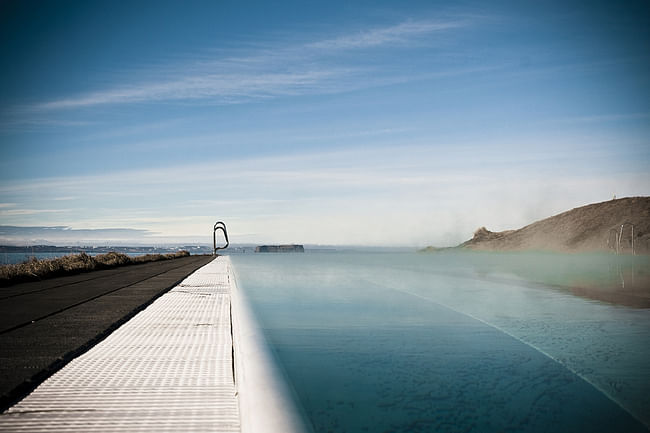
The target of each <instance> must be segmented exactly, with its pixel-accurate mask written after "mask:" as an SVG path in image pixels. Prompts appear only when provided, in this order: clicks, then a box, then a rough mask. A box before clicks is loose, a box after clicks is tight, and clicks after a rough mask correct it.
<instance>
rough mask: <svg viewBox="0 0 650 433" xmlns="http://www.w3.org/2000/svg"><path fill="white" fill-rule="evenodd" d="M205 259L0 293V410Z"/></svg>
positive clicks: (47, 282) (18, 287)
mask: <svg viewBox="0 0 650 433" xmlns="http://www.w3.org/2000/svg"><path fill="white" fill-rule="evenodd" d="M211 260H212V256H190V257H183V258H179V259H174V260H165V261H160V262H152V263H144V264H138V265H131V266H124V267H120V268H115V269H109V270H103V271H96V272H89V273H86V274H79V275H74V276H69V277H60V278H52V279H49V280H44V281H39V282H30V283H23V284H17V285H14V286H10V287H4V288H0V411H2V410H4V409H6V408H7V407H8V406H10V405H11V404H13V403H14V402H16V401H17V400H18V399H20V398H22V397H23V396H24V395H26V394H27V393H29V392H30V391H31V390H32V389H33V388H34V387H35V386H36V385H38V384H39V383H40V382H42V381H43V380H44V379H46V378H47V377H49V376H50V375H51V374H53V373H54V372H55V371H56V370H58V369H59V368H61V367H62V366H63V365H65V364H66V363H67V362H69V361H70V360H71V359H73V358H74V357H76V356H78V355H80V354H81V353H83V352H84V351H86V350H88V349H89V348H90V347H92V346H93V345H94V344H96V343H97V342H99V341H100V340H101V339H103V338H105V337H106V336H107V335H108V334H109V333H110V332H111V331H113V330H114V329H116V328H117V327H118V326H119V325H120V324H122V323H124V321H126V320H128V319H129V318H131V317H132V316H133V315H134V314H136V313H137V312H138V311H140V310H141V309H142V308H144V307H145V306H147V305H148V304H149V303H150V302H152V301H153V300H154V299H156V298H157V297H158V296H160V295H162V294H163V293H165V292H166V291H167V290H169V289H171V288H172V287H174V286H175V285H177V284H178V283H179V282H180V281H181V280H182V279H183V278H185V277H186V276H187V275H189V274H191V273H192V272H194V271H195V270H196V269H198V268H200V267H201V266H203V265H205V264H207V263H208V262H210V261H211Z"/></svg>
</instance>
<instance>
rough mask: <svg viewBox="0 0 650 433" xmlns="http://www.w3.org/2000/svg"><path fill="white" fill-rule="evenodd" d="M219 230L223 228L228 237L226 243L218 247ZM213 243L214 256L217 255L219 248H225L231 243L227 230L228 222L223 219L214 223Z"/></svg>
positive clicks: (225, 235) (224, 234)
mask: <svg viewBox="0 0 650 433" xmlns="http://www.w3.org/2000/svg"><path fill="white" fill-rule="evenodd" d="M217 230H221V231H222V232H223V236H224V237H225V238H226V245H224V246H223V247H217ZM212 245H213V248H214V249H213V251H212V255H213V256H216V255H217V250H225V249H226V248H228V245H230V242H229V241H228V232H227V231H226V224H225V223H224V222H223V221H217V222H216V223H215V224H214V229H213V230H212Z"/></svg>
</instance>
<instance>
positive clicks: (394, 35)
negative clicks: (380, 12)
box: [28, 20, 467, 112]
mask: <svg viewBox="0 0 650 433" xmlns="http://www.w3.org/2000/svg"><path fill="white" fill-rule="evenodd" d="M465 25H467V23H466V22H464V21H462V20H449V21H424V20H423V21H406V22H402V23H399V24H397V25H391V26H386V27H379V28H374V29H370V30H361V31H359V32H355V33H351V34H345V35H341V36H338V37H335V38H325V39H322V40H320V41H316V42H310V43H304V44H295V43H285V44H284V45H282V44H278V45H276V46H271V47H267V48H259V49H256V50H255V49H254V50H251V51H249V52H245V53H243V55H240V56H231V57H228V58H224V59H215V60H212V61H205V60H203V61H201V62H198V63H196V62H195V63H192V62H189V61H188V62H187V63H186V64H180V65H176V66H174V67H173V68H171V69H167V68H163V69H165V75H168V74H171V76H172V77H173V78H172V79H164V78H160V71H159V70H158V71H157V70H156V69H158V68H154V70H152V71H151V73H150V74H149V75H150V77H149V78H145V79H144V81H140V82H137V83H136V82H134V83H130V84H126V85H122V86H116V87H113V88H109V89H106V90H99V91H96V92H92V93H86V94H81V95H75V96H71V97H66V98H60V99H56V100H51V101H46V102H42V103H39V104H35V105H33V106H31V107H29V109H31V110H32V111H33V110H36V111H41V112H43V111H53V110H64V109H75V108H85V107H93V106H99V105H107V104H132V103H148V102H160V101H182V100H194V101H196V100H204V101H208V102H209V103H216V104H235V103H242V102H246V101H250V100H259V99H264V98H272V97H278V96H295V95H304V94H319V93H332V92H340V91H347V90H351V89H355V88H360V87H368V86H372V85H382V84H385V83H386V82H391V81H395V77H391V78H387V77H385V76H384V77H382V76H381V74H379V73H378V71H371V70H368V68H367V67H366V66H360V65H358V64H354V62H353V61H352V62H351V63H350V64H347V65H341V64H336V63H332V61H331V54H332V51H340V50H350V49H355V50H359V49H365V48H374V47H381V46H387V45H394V44H400V43H406V42H409V41H415V40H417V39H418V38H421V37H423V36H425V35H430V34H434V33H439V32H443V31H448V30H452V29H456V28H459V27H462V26H465ZM145 75H146V74H145ZM153 77H158V78H153ZM387 80H388V81H387ZM397 81H398V82H399V81H403V78H399V79H397ZM29 109H28V111H29Z"/></svg>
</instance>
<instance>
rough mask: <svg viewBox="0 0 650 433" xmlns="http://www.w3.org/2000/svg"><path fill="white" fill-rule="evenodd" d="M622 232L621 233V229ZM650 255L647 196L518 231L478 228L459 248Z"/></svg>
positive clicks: (568, 214)
mask: <svg viewBox="0 0 650 433" xmlns="http://www.w3.org/2000/svg"><path fill="white" fill-rule="evenodd" d="M622 225H623V230H622V231H621V226H622ZM632 229H633V230H634V249H635V251H636V252H637V253H641V254H650V197H629V198H622V199H617V200H609V201H605V202H602V203H595V204H590V205H587V206H582V207H578V208H575V209H572V210H570V211H567V212H563V213H561V214H559V215H555V216H552V217H549V218H546V219H543V220H540V221H537V222H534V223H532V224H530V225H527V226H525V227H523V228H520V229H518V230H507V231H503V232H491V231H489V230H487V229H486V228H485V227H481V228H479V229H478V230H477V231H476V232H475V233H474V237H473V238H472V239H470V240H468V241H467V242H464V243H462V244H461V245H459V246H458V247H459V248H467V249H472V250H488V251H523V250H536V251H557V252H587V251H613V250H615V249H616V244H617V242H616V239H617V236H619V237H620V243H619V249H620V250H621V252H624V253H629V252H631V250H632V248H631V247H632V245H631V243H632V242H631V241H632Z"/></svg>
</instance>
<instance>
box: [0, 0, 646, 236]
mask: <svg viewBox="0 0 650 433" xmlns="http://www.w3.org/2000/svg"><path fill="white" fill-rule="evenodd" d="M0 43H1V44H2V50H1V51H0V52H1V53H2V54H0V55H1V56H2V68H1V71H0V77H1V79H0V226H20V227H32V228H33V227H67V228H69V229H68V230H67V231H66V230H61V231H62V232H67V233H83V236H85V238H84V239H82V240H81V241H84V240H85V241H88V242H91V241H92V242H99V241H113V242H117V241H120V242H126V243H129V242H132V243H164V242H209V241H210V237H211V233H210V231H211V227H212V224H213V223H214V221H215V220H217V219H219V220H224V221H226V223H227V224H228V227H229V232H230V234H231V238H232V240H233V241H234V242H253V243H256V242H297V243H319V244H364V245H414V246H422V245H431V244H433V245H441V246H442V245H453V244H456V243H459V242H461V241H463V240H465V239H467V238H469V237H471V235H472V232H473V230H475V229H476V228H477V227H479V226H483V225H485V226H487V227H488V228H489V229H491V230H504V229H510V228H517V227H520V226H523V225H525V224H528V223H530V222H532V221H534V220H536V219H539V218H543V217H547V216H550V215H553V214H555V213H558V212H561V211H564V210H567V209H570V208H572V207H576V206H580V205H584V204H588V203H591V202H597V201H603V200H607V199H610V198H611V197H612V195H613V194H616V195H617V196H619V197H623V196H634V195H648V194H649V193H650V174H649V173H650V80H649V79H648V77H649V76H650V75H649V72H650V49H649V48H650V47H649V45H650V4H649V3H648V2H600V3H599V2H572V1H568V2H567V1H562V2H559V1H558V2H479V1H477V2H471V1H470V2H442V1H441V2H432V1H424V2H380V1H373V2H335V1H329V2H310V1H307V2H305V1H300V2H225V1H223V2H216V1H206V2H161V1H151V2H129V3H128V4H123V5H122V4H120V2H101V1H97V2H83V1H78V2H71V1H59V2H2V3H1V5H0ZM105 229H124V230H112V231H104V230H105ZM50 230H51V231H50V232H55V231H56V230H57V229H50ZM76 230H78V231H79V232H76ZM2 233H4V234H2ZM2 233H0V241H5V242H7V241H11V242H36V241H39V240H48V238H47V237H34V236H35V235H34V233H35V232H34V230H33V229H25V230H24V234H23V235H21V234H20V230H15V229H12V230H11V233H12V236H11V237H9V236H8V235H6V233H8V231H7V230H5V231H4V232H2ZM116 233H118V234H121V236H123V237H122V238H119V237H115V236H116V235H115V234H116ZM51 239H54V237H52V238H51ZM70 239H72V237H70ZM77 241H79V239H75V242H77ZM56 242H57V243H65V242H66V238H65V233H63V234H61V235H60V236H59V237H57V238H56Z"/></svg>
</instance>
